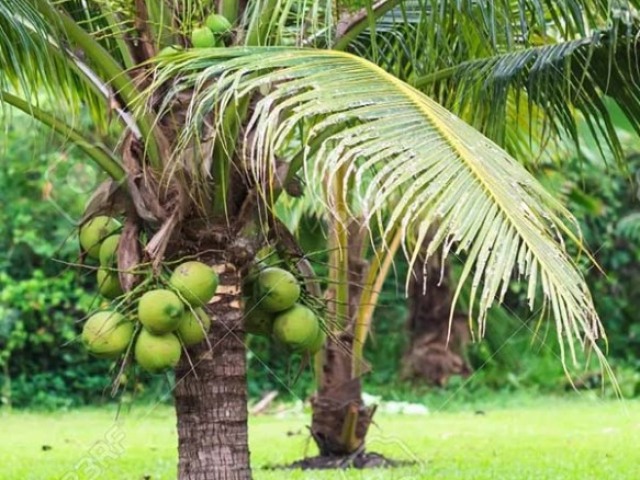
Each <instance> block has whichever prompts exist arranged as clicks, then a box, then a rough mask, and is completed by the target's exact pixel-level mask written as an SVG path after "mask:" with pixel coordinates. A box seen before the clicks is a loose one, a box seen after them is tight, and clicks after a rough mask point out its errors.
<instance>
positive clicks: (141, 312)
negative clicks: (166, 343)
mask: <svg viewBox="0 0 640 480" xmlns="http://www.w3.org/2000/svg"><path fill="white" fill-rule="evenodd" d="M183 314H184V304H183V303H182V302H181V301H180V298H178V296H177V295H176V294H175V293H173V292H172V291H171V290H163V289H157V290H149V291H148V292H146V293H145V294H144V295H142V297H140V301H139V302H138V319H139V320H140V322H141V323H142V325H144V326H145V328H146V329H147V330H149V331H150V332H151V333H153V334H155V335H162V334H164V333H169V332H172V331H174V330H175V329H176V328H178V325H179V324H180V320H181V319H182V315H183Z"/></svg>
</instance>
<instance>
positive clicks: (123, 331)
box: [82, 310, 133, 358]
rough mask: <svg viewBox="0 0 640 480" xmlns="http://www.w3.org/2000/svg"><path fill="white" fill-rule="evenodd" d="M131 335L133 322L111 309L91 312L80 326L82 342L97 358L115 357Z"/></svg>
mask: <svg viewBox="0 0 640 480" xmlns="http://www.w3.org/2000/svg"><path fill="white" fill-rule="evenodd" d="M132 336H133V322H131V321H130V320H128V319H126V318H125V317H123V316H122V315H121V314H119V313H118V312H115V311H113V310H105V311H102V312H98V313H95V314H93V315H92V316H91V317H89V319H88V320H87V321H86V323H85V324H84V327H83V328H82V342H83V343H84V344H85V346H86V347H87V349H88V350H89V352H90V353H91V354H92V355H94V356H96V357H98V358H116V357H117V356H118V355H120V354H121V353H122V352H124V351H125V350H126V348H127V346H128V345H129V342H130V341H131V337H132Z"/></svg>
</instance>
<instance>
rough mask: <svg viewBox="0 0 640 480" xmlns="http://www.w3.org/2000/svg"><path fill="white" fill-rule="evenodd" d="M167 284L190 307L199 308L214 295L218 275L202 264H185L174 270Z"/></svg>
mask: <svg viewBox="0 0 640 480" xmlns="http://www.w3.org/2000/svg"><path fill="white" fill-rule="evenodd" d="M169 283H170V284H171V286H172V287H173V288H175V289H176V290H177V291H178V292H180V295H182V297H183V298H184V299H185V300H186V301H187V302H188V303H189V304H190V305H192V306H194V307H201V306H203V305H204V304H206V303H207V302H208V301H209V300H211V299H212V298H213V296H214V295H215V293H216V288H218V274H217V273H216V272H215V271H214V270H213V269H212V268H211V267H209V266H208V265H205V264H204V263H202V262H185V263H183V264H181V265H180V266H178V268H176V269H175V270H174V272H173V274H171V279H170V280H169Z"/></svg>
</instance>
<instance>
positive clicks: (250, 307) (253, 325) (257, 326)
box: [244, 299, 274, 337]
mask: <svg viewBox="0 0 640 480" xmlns="http://www.w3.org/2000/svg"><path fill="white" fill-rule="evenodd" d="M273 318H274V314H273V313H270V312H265V311H264V310H262V309H261V308H258V307H257V306H256V304H255V301H254V300H253V299H249V300H247V302H246V303H245V307H244V330H245V332H247V333H251V334H253V335H262V336H265V337H268V336H269V335H271V331H272V330H273Z"/></svg>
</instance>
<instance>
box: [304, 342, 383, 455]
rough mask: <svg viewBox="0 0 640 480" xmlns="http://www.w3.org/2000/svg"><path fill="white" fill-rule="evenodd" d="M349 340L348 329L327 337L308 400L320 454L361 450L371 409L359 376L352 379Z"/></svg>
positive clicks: (315, 439)
mask: <svg viewBox="0 0 640 480" xmlns="http://www.w3.org/2000/svg"><path fill="white" fill-rule="evenodd" d="M352 342H353V337H352V335H351V334H350V333H348V332H344V333H342V334H339V335H338V336H337V337H334V338H331V339H329V340H328V342H327V346H326V350H325V352H326V354H325V355H326V356H325V361H324V364H323V371H322V377H321V382H320V385H319V387H318V391H317V392H316V394H315V395H314V396H313V398H312V400H311V404H312V407H313V414H312V418H311V435H312V436H313V439H314V441H315V443H316V445H317V446H318V449H319V450H320V455H321V456H323V457H332V456H345V455H351V454H352V453H354V452H356V451H358V450H360V449H363V448H364V441H365V437H366V435H367V431H368V430H369V425H370V424H371V419H372V417H373V413H374V411H375V409H374V408H368V407H365V405H364V402H363V401H362V382H361V380H360V377H357V378H352V363H353V358H352V354H351V352H352V348H351V345H352Z"/></svg>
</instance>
